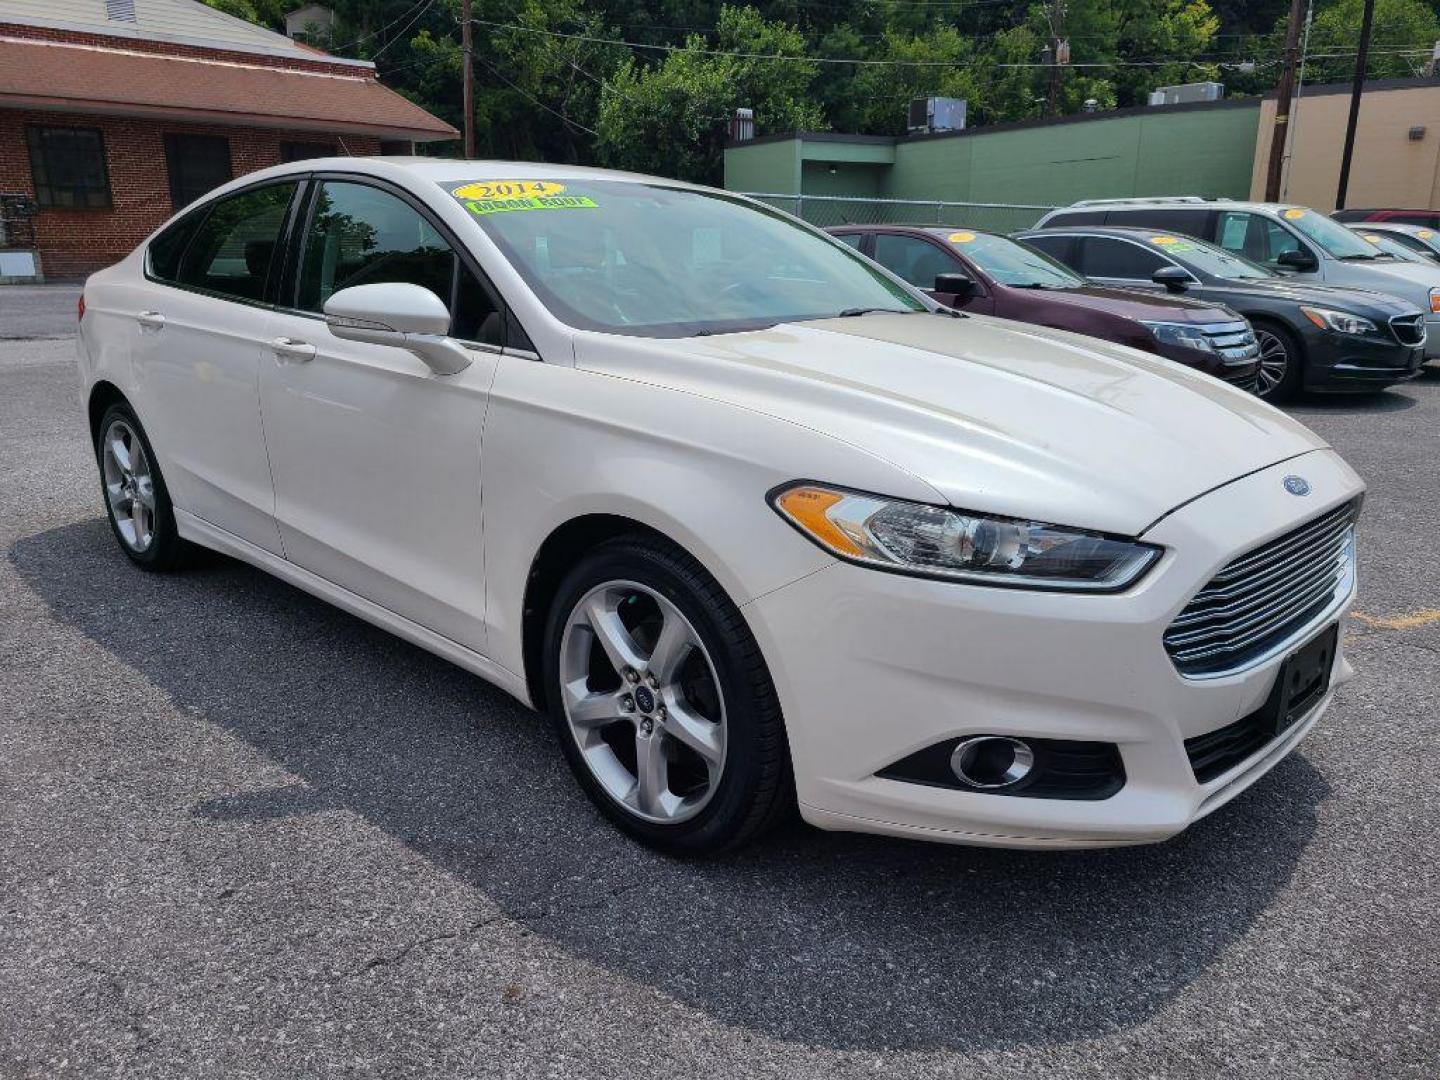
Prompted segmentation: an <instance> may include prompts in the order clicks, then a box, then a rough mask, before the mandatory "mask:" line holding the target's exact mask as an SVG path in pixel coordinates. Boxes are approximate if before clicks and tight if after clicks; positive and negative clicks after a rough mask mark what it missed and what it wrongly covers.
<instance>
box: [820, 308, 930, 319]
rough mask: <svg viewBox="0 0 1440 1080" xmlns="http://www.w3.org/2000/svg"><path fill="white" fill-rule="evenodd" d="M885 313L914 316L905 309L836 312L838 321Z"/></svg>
mask: <svg viewBox="0 0 1440 1080" xmlns="http://www.w3.org/2000/svg"><path fill="white" fill-rule="evenodd" d="M876 313H885V314H889V315H913V314H914V312H913V311H906V310H904V309H903V308H893V307H847V308H846V309H845V310H844V311H840V312H836V314H835V317H836V318H837V319H853V318H855V316H856V315H873V314H876Z"/></svg>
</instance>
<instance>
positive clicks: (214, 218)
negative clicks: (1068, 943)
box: [152, 184, 295, 302]
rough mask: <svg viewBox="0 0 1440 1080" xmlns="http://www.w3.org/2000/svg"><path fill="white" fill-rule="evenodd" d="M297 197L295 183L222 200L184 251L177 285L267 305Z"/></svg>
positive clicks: (206, 216)
mask: <svg viewBox="0 0 1440 1080" xmlns="http://www.w3.org/2000/svg"><path fill="white" fill-rule="evenodd" d="M294 194H295V185H294V184H271V185H269V186H268V187H262V188H253V189H251V190H249V191H242V192H240V193H239V194H236V195H230V196H228V197H226V198H224V199H220V200H218V201H217V202H216V203H215V205H214V206H212V207H210V209H209V212H208V213H207V214H205V217H204V221H203V222H202V223H201V225H200V226H199V228H198V229H197V230H196V231H195V235H194V236H193V237H192V238H190V241H189V243H188V244H187V245H186V246H185V251H184V255H183V256H182V257H181V258H180V265H179V274H178V283H179V284H181V285H186V286H189V287H190V288H195V289H204V290H205V291H207V292H213V293H219V294H221V295H222V296H226V297H229V298H231V299H235V300H250V301H255V302H259V301H261V300H263V299H264V298H265V283H266V281H267V279H268V278H269V275H270V269H271V266H272V264H273V263H274V262H275V255H276V252H277V250H278V249H279V246H280V233H281V230H282V229H283V228H284V226H285V214H286V211H287V210H289V208H290V200H291V198H292V197H293V196H294ZM153 257H154V253H153V251H152V259H153Z"/></svg>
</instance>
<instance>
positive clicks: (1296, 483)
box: [1285, 473, 1310, 495]
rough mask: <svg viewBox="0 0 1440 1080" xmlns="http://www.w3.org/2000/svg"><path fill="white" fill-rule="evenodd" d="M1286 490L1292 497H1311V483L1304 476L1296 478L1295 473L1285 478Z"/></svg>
mask: <svg viewBox="0 0 1440 1080" xmlns="http://www.w3.org/2000/svg"><path fill="white" fill-rule="evenodd" d="M1285 490H1286V491H1288V492H1290V494H1291V495H1309V494H1310V481H1309V480H1306V479H1305V477H1303V476H1296V475H1294V474H1293V473H1292V474H1291V475H1289V476H1287V477H1285Z"/></svg>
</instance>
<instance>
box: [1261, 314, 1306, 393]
mask: <svg viewBox="0 0 1440 1080" xmlns="http://www.w3.org/2000/svg"><path fill="white" fill-rule="evenodd" d="M1252 325H1253V326H1254V327H1255V340H1256V341H1257V342H1258V343H1259V345H1260V382H1259V385H1258V386H1257V387H1256V389H1255V392H1256V393H1257V394H1258V395H1259V396H1260V397H1261V398H1262V399H1263V400H1265V401H1268V402H1270V403H1271V404H1272V405H1273V404H1277V403H1279V402H1282V401H1289V400H1290V399H1291V398H1293V397H1294V396H1295V394H1296V393H1297V392H1298V391H1299V389H1300V384H1301V383H1302V382H1303V381H1304V378H1305V352H1304V349H1303V348H1302V347H1301V345H1300V341H1299V339H1298V338H1296V336H1295V335H1294V334H1293V333H1291V332H1290V331H1289V330H1287V329H1286V328H1285V327H1283V326H1281V325H1280V324H1279V323H1273V322H1269V321H1266V320H1260V321H1256V322H1254V323H1252ZM1267 350H1268V351H1269V354H1270V356H1271V358H1272V359H1271V363H1272V364H1273V363H1274V358H1275V357H1276V356H1277V355H1279V354H1283V358H1282V359H1281V361H1280V362H1281V363H1282V364H1283V366H1282V367H1281V368H1280V369H1278V370H1270V371H1267V367H1266V363H1267V361H1266V355H1267Z"/></svg>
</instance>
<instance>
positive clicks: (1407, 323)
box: [1390, 315, 1425, 345]
mask: <svg viewBox="0 0 1440 1080" xmlns="http://www.w3.org/2000/svg"><path fill="white" fill-rule="evenodd" d="M1390 332H1391V333H1393V334H1394V335H1395V340H1396V341H1398V342H1400V344H1401V345H1423V344H1425V316H1424V315H1396V316H1395V317H1394V318H1393V319H1391V320H1390Z"/></svg>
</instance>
